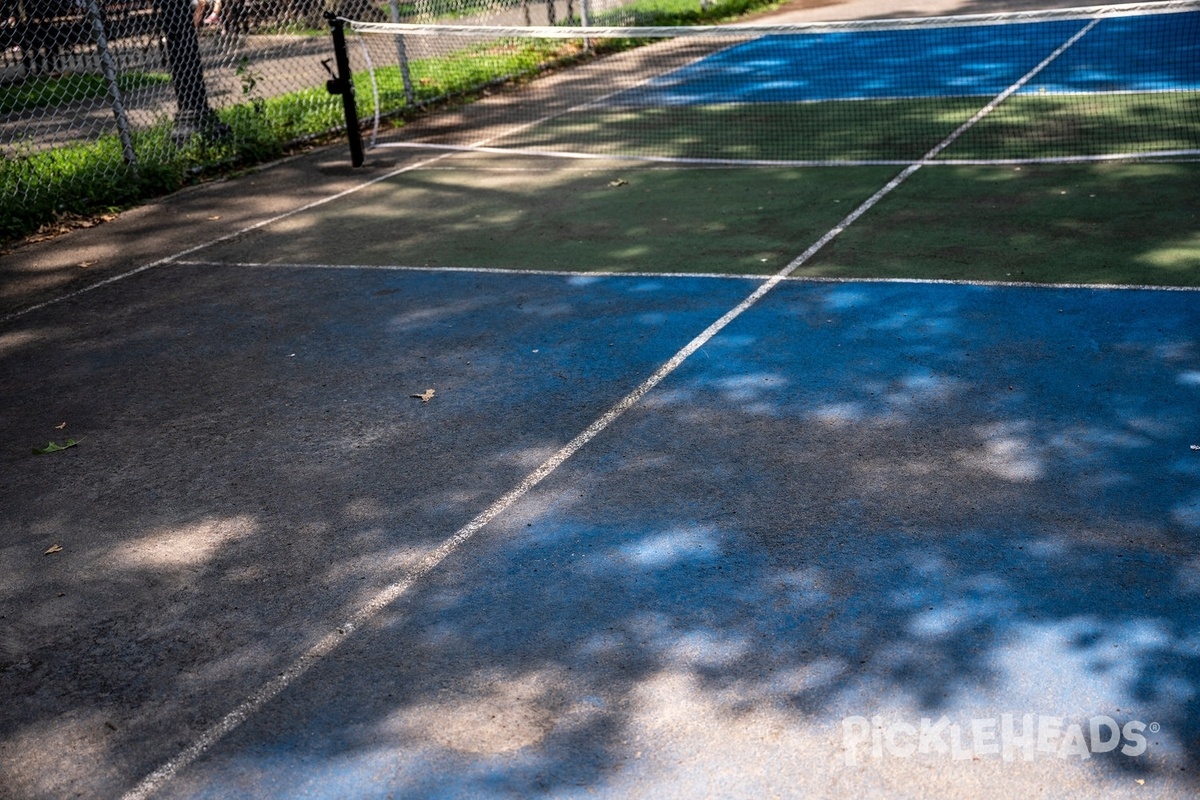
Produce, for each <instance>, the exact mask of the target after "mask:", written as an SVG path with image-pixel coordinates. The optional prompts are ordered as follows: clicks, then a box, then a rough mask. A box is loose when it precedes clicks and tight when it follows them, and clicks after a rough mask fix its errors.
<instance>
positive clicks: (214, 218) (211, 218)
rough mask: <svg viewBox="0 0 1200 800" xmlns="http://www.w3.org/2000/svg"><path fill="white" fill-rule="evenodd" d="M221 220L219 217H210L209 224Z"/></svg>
mask: <svg viewBox="0 0 1200 800" xmlns="http://www.w3.org/2000/svg"><path fill="white" fill-rule="evenodd" d="M219 219H220V217H219V216H213V217H209V218H208V221H209V222H216V221H217V220H219Z"/></svg>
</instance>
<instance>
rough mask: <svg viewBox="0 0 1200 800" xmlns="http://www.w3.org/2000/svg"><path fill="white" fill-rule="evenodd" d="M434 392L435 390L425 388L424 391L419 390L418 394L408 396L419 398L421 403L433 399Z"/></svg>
mask: <svg viewBox="0 0 1200 800" xmlns="http://www.w3.org/2000/svg"><path fill="white" fill-rule="evenodd" d="M434 394H435V392H434V391H433V389H426V390H425V391H423V392H421V393H420V394H410V395H409V397H415V398H417V399H418V400H420V401H421V402H422V403H428V402H429V401H430V400H432V399H433V395H434Z"/></svg>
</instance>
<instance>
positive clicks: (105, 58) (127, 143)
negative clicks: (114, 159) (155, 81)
mask: <svg viewBox="0 0 1200 800" xmlns="http://www.w3.org/2000/svg"><path fill="white" fill-rule="evenodd" d="M88 16H90V17H91V18H92V33H93V35H94V36H95V39H96V51H97V52H98V53H99V54H100V68H101V69H102V70H103V71H104V82H105V83H107V84H108V97H109V100H110V101H111V102H112V110H113V116H114V117H116V118H117V134H118V135H119V136H120V137H121V155H122V156H123V157H124V158H125V163H126V164H128V165H129V166H130V167H132V168H133V169H134V173H135V174H136V172H137V154H136V153H135V152H134V151H133V136H132V135H130V133H129V115H128V114H126V113H125V101H124V100H123V99H122V98H121V87H120V85H118V83H117V68H116V65H115V64H113V58H112V53H110V52H109V50H108V35H107V34H106V33H105V31H104V18H103V17H102V16H101V14H100V5H99V4H98V3H97V2H96V0H88Z"/></svg>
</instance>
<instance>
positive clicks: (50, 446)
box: [33, 439, 79, 456]
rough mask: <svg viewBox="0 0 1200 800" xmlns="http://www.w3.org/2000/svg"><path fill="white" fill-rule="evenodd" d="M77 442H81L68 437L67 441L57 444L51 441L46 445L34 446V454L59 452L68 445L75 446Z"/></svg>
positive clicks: (43, 454) (42, 454)
mask: <svg viewBox="0 0 1200 800" xmlns="http://www.w3.org/2000/svg"><path fill="white" fill-rule="evenodd" d="M77 444H79V442H77V441H75V440H74V439H67V441H65V442H64V443H62V444H55V443H54V442H51V443H50V444H48V445H46V446H45V447H35V448H33V454H34V455H35V456H45V455H49V454H50V453H57V452H58V451H60V450H66V449H67V448H68V447H74V446H75V445H77Z"/></svg>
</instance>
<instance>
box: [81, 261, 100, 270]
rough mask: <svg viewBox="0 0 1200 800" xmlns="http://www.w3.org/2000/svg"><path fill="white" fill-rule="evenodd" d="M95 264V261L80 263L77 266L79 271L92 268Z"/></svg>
mask: <svg viewBox="0 0 1200 800" xmlns="http://www.w3.org/2000/svg"><path fill="white" fill-rule="evenodd" d="M95 263H96V262H95V261H80V262H79V265H78V266H79V268H80V269H87V268H88V267H90V266H93V265H94V264H95Z"/></svg>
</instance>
